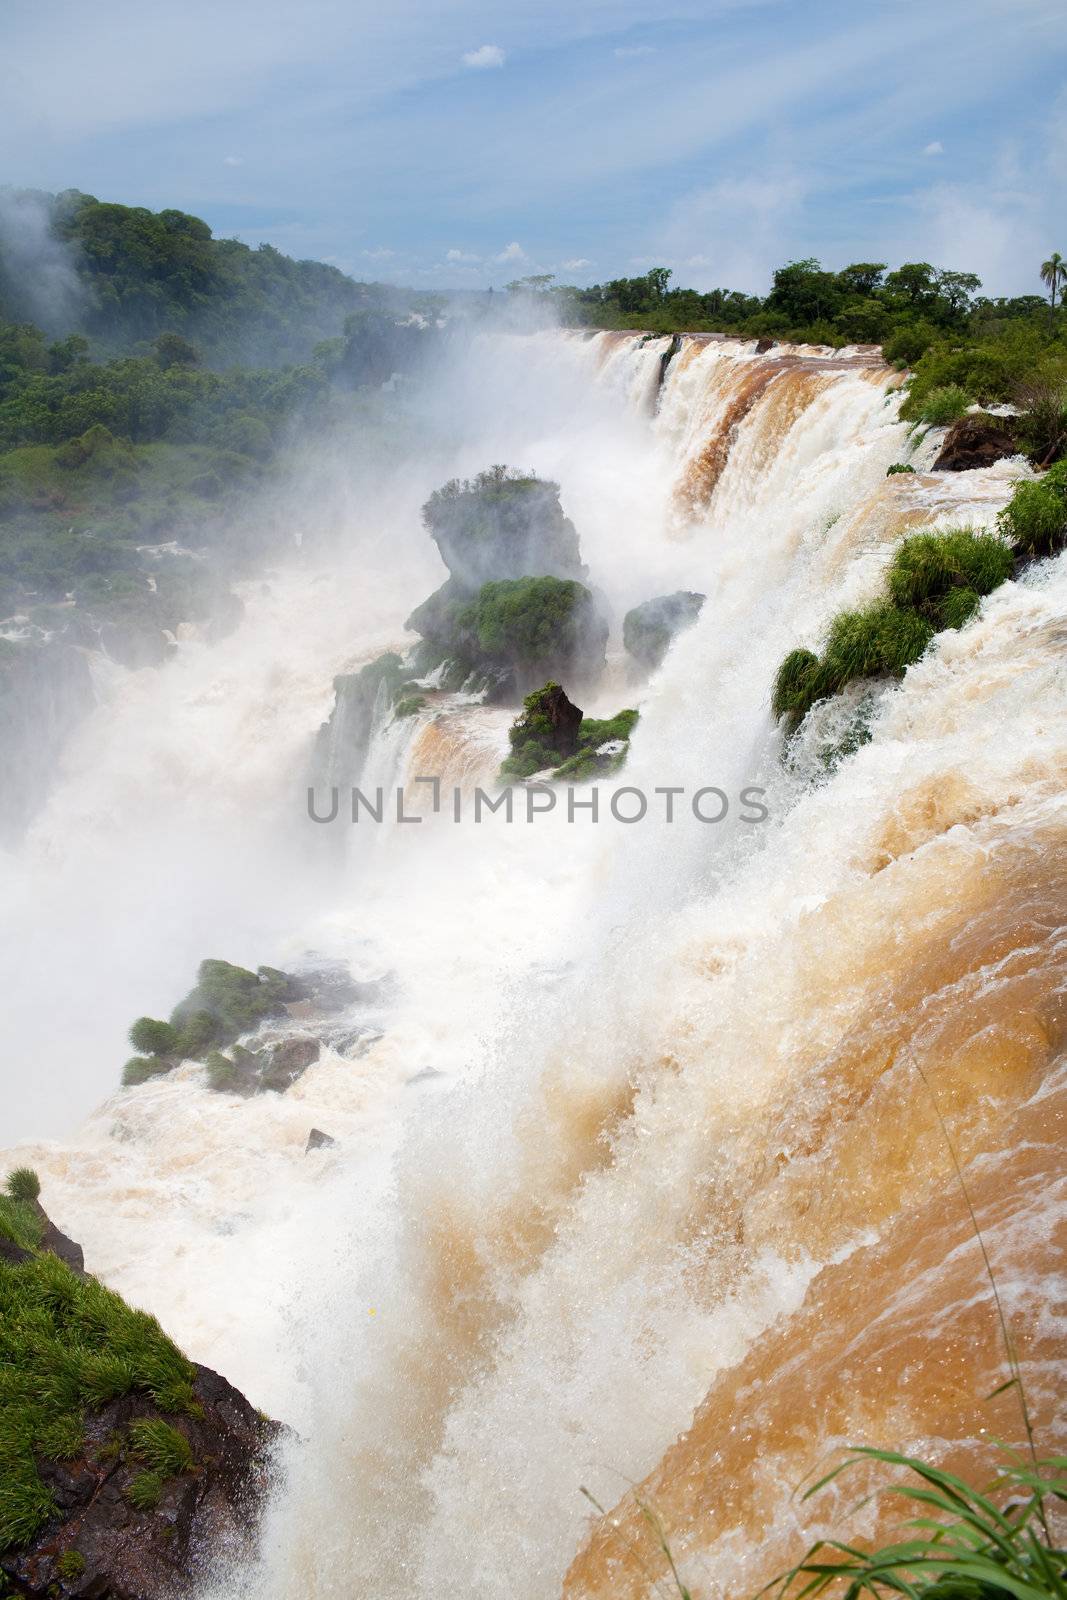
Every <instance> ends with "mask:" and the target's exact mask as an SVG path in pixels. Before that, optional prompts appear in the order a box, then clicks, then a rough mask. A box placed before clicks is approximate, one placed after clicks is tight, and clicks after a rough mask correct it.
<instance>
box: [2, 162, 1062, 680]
mask: <svg viewBox="0 0 1067 1600" xmlns="http://www.w3.org/2000/svg"><path fill="white" fill-rule="evenodd" d="M2 215H3V218H4V226H3V228H2V229H0V606H2V607H3V610H4V612H12V611H15V610H17V609H18V608H23V609H25V608H27V607H28V608H30V609H31V610H33V608H40V607H45V608H52V607H55V606H56V605H58V604H66V605H69V603H70V600H71V599H74V601H75V602H76V604H77V605H79V606H81V607H82V608H83V611H89V612H91V613H92V615H93V616H94V617H95V618H99V617H101V616H105V617H106V618H107V619H108V621H109V623H111V624H114V625H116V626H117V628H118V633H117V634H116V635H114V636H113V637H114V639H117V640H118V641H119V643H118V648H119V651H120V654H121V639H122V636H123V635H124V634H128V633H130V631H131V630H132V634H133V636H134V639H135V643H134V645H133V646H131V648H132V649H133V654H134V656H135V657H137V658H139V657H140V654H141V653H142V651H143V645H144V636H145V634H146V630H147V634H148V636H150V637H151V638H152V639H153V640H154V641H158V640H159V639H160V638H161V637H162V634H161V630H166V629H173V627H174V626H175V625H176V623H177V621H179V620H182V619H191V620H195V619H197V618H198V617H199V618H201V619H203V618H205V617H216V618H217V619H218V620H222V619H224V618H225V616H226V615H228V614H232V608H229V607H228V606H227V605H226V604H225V602H224V600H223V601H220V596H219V585H218V583H217V582H215V581H214V579H213V578H212V577H211V575H210V570H209V569H205V568H204V567H203V566H202V565H201V566H197V565H195V564H193V563H191V562H190V561H188V560H186V561H184V562H173V561H172V562H170V563H169V564H164V565H162V566H161V567H160V568H159V569H158V571H157V572H156V574H155V576H154V577H153V579H152V581H151V582H149V580H148V575H147V574H146V570H145V560H144V554H143V552H144V550H145V548H146V547H156V546H163V545H166V544H168V543H170V544H177V545H179V546H182V545H192V544H196V545H202V544H203V543H204V542H205V539H207V540H208V542H210V541H211V540H212V539H214V540H215V541H216V542H219V541H223V542H225V541H227V540H228V541H229V542H230V544H231V549H230V551H229V552H228V555H229V558H230V564H231V565H232V564H233V562H234V561H239V560H240V554H241V553H240V551H239V550H238V549H237V548H236V547H237V546H238V545H239V543H240V540H239V536H238V535H237V534H236V533H234V532H233V531H232V530H233V527H234V526H235V524H236V522H237V520H238V519H237V517H236V512H237V511H238V509H239V508H240V507H242V506H247V505H249V504H251V503H252V496H253V494H254V493H256V492H257V491H259V490H260V489H261V488H262V487H263V486H264V484H269V482H270V479H271V476H272V474H280V473H283V472H284V470H285V466H286V463H287V460H288V455H287V452H289V451H290V450H291V449H292V448H294V447H295V445H296V441H297V440H298V439H299V438H301V437H306V432H305V430H306V429H307V427H308V426H309V425H312V426H314V428H315V430H316V432H318V433H321V431H322V430H324V429H326V428H328V427H330V426H332V425H333V424H337V423H342V422H344V421H345V420H346V419H351V418H352V417H353V415H354V410H353V406H354V401H355V397H358V396H359V394H360V392H361V391H363V392H364V393H365V392H366V391H367V389H368V388H370V387H374V386H379V385H381V384H382V383H383V382H384V381H385V380H386V379H387V378H389V377H390V376H391V375H392V374H393V373H394V372H397V371H400V372H412V371H414V370H416V369H417V367H418V365H419V363H420V361H422V360H423V359H424V358H425V357H426V355H428V354H429V353H430V352H431V351H432V349H433V348H434V345H435V343H436V341H437V340H438V338H439V337H440V333H439V330H440V329H441V327H442V326H444V325H445V324H447V322H448V321H449V318H450V316H451V317H454V316H455V315H456V312H457V304H458V303H456V302H454V303H453V304H452V306H448V305H447V304H446V302H445V301H444V300H443V299H442V298H440V297H435V296H430V295H426V294H419V293H416V292H414V291H401V290H396V289H392V288H389V287H386V286H383V285H380V284H369V283H357V282H355V281H354V280H352V279H350V278H348V277H346V276H345V275H344V274H343V273H342V272H340V271H338V270H337V269H336V268H334V267H330V266H325V265H322V264H321V263H317V262H311V261H294V260H291V259H290V258H288V257H287V256H284V255H282V254H281V253H280V252H279V251H278V250H275V249H273V248H272V247H271V246H269V245H261V246H260V247H259V248H257V249H252V248H250V247H249V246H247V245H245V244H241V243H239V242H238V241H236V240H232V239H231V240H227V239H215V238H213V237H212V234H211V230H210V228H209V227H208V225H207V224H206V223H205V222H203V221H201V219H200V218H198V217H194V216H189V215H187V214H185V213H184V212H181V211H176V210H164V211H160V212H152V211H148V210H145V209H144V208H142V207H131V206H122V205H116V204H112V203H108V202H102V201H99V200H97V199H95V198H94V197H93V196H91V195H86V194H81V193H80V192H78V191H76V190H69V191H66V192H65V193H63V194H60V195H56V196H52V195H42V194H37V193H32V192H27V191H8V192H7V194H6V196H5V207H4V209H3V213H2ZM30 218H32V219H36V223H37V226H38V228H39V230H43V232H42V234H41V238H40V239H39V240H38V244H37V249H38V254H39V256H40V261H39V264H38V269H37V270H35V268H34V262H33V260H32V259H31V258H30V257H29V256H28V255H27V251H26V248H25V241H24V238H23V239H22V241H21V242H20V236H19V232H18V230H19V226H20V219H23V220H25V219H30ZM26 231H27V230H24V233H25V232H26ZM29 231H30V232H32V230H29ZM41 251H44V255H43V256H41V254H40V253H41ZM44 267H47V269H48V270H47V272H45V271H44V270H43V269H44ZM1064 272H1065V269H1064V266H1063V263H1062V262H1061V261H1060V258H1059V257H1058V256H1056V257H1053V258H1052V259H1051V261H1050V262H1046V263H1044V264H1042V265H1040V266H1039V264H1035V268H1034V277H1035V290H1036V289H1040V290H1041V292H1040V293H1038V292H1035V293H1034V294H1032V295H1024V296H1021V297H1018V298H1015V299H1008V300H1003V299H1001V300H991V299H988V298H986V297H984V296H982V294H981V293H980V290H981V284H980V282H979V279H978V278H977V277H976V276H975V275H974V274H973V273H968V272H960V271H947V270H942V269H939V268H935V267H933V266H931V265H930V264H928V263H926V262H917V263H916V262H911V263H906V264H904V265H902V266H900V267H898V268H896V269H895V270H892V271H890V270H889V269H888V268H887V266H886V265H885V264H884V263H880V262H861V263H856V264H853V265H851V266H847V267H844V268H843V269H841V270H840V271H838V272H830V271H826V270H824V269H823V268H822V267H821V266H820V264H819V263H818V262H817V261H814V260H806V261H794V262H790V263H789V264H787V265H786V266H783V267H781V268H779V269H778V271H777V272H775V274H774V279H773V283H772V287H771V290H770V293H769V294H768V295H767V296H766V297H765V298H763V299H760V298H759V297H756V296H752V295H746V294H741V293H738V292H735V291H729V290H719V289H715V290H711V291H709V292H707V293H699V292H697V291H696V290H692V289H683V288H672V287H671V273H670V272H669V270H668V269H666V268H659V267H657V268H653V269H652V270H651V271H649V272H647V273H645V274H644V275H643V276H641V277H636V278H622V279H616V280H613V281H612V282H610V283H606V284H596V285H593V286H592V287H591V288H588V289H570V288H560V287H557V286H554V284H553V282H552V280H551V278H548V277H544V276H542V277H535V278H527V279H523V280H520V281H518V282H516V283H514V284H512V285H510V286H509V289H510V293H509V295H508V296H507V302H506V308H505V309H507V307H512V308H513V307H514V306H515V305H516V303H518V304H519V305H520V309H521V310H522V311H523V312H524V314H525V313H531V314H532V315H533V316H534V318H535V319H541V320H544V319H551V320H553V321H562V322H564V323H565V324H569V325H571V326H581V327H588V328H635V329H643V330H645V331H647V332H649V333H650V334H663V333H671V332H674V331H679V330H687V331H691V332H700V331H718V332H726V333H734V334H738V335H742V336H744V337H746V338H747V337H755V338H760V339H770V340H803V341H809V342H821V343H827V344H831V345H838V346H840V345H843V344H846V343H851V342H864V343H881V344H882V345H883V348H884V352H885V356H886V359H887V360H889V361H890V362H892V363H895V364H896V365H897V366H898V367H901V368H908V369H909V370H910V378H909V389H908V394H907V397H906V399H905V402H904V407H903V412H902V415H903V416H904V417H905V418H906V419H907V420H909V421H912V422H913V423H916V424H923V423H926V424H934V423H939V424H944V423H948V422H951V421H953V420H955V419H956V418H958V417H960V416H962V415H963V413H964V412H965V411H966V410H967V408H968V407H970V406H972V405H975V404H977V405H981V406H991V405H995V404H998V403H1004V402H1007V403H1009V404H1012V405H1014V406H1016V407H1018V408H1019V409H1020V411H1021V412H1022V414H1023V415H1022V419H1021V422H1020V423H1019V425H1018V426H1019V432H1020V437H1021V444H1022V447H1023V448H1025V449H1027V450H1028V451H1029V453H1030V454H1031V457H1032V459H1033V460H1034V461H1035V463H1037V464H1041V465H1047V464H1048V463H1049V462H1051V461H1052V460H1055V459H1057V458H1058V457H1059V456H1060V455H1062V454H1063V453H1064V450H1065V448H1067V313H1065V311H1064V306H1063V298H1062V297H1063V289H1064ZM42 283H44V284H45V285H46V287H49V289H50V293H49V294H48V295H46V296H43V295H42ZM57 285H58V288H57ZM60 291H61V292H60ZM500 305H501V297H500V296H499V295H498V296H495V297H494V296H493V295H491V294H484V295H468V296H465V297H464V298H463V301H462V305H461V306H460V307H459V314H460V315H461V316H462V317H463V318H466V319H470V318H475V319H478V318H481V317H489V316H493V315H496V314H497V313H498V310H499V308H500ZM35 316H36V317H37V318H38V320H36V321H35V320H34V317H35ZM259 553H262V552H259ZM45 620H46V621H47V620H48V619H47V618H46V619H45ZM155 648H157V646H156V645H155V644H153V646H152V649H155ZM149 653H150V654H151V653H152V652H151V650H150V652H149Z"/></svg>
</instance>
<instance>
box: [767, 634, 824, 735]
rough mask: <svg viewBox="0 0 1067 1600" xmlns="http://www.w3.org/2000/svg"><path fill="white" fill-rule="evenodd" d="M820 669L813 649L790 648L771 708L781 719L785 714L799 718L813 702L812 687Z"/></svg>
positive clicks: (776, 679) (780, 670) (779, 676)
mask: <svg viewBox="0 0 1067 1600" xmlns="http://www.w3.org/2000/svg"><path fill="white" fill-rule="evenodd" d="M818 670H819V658H818V656H817V655H815V654H813V652H812V651H811V650H790V652H789V654H788V655H787V656H786V658H785V660H784V661H783V662H782V664H781V666H780V667H779V668H778V675H777V677H776V678H775V680H774V688H773V690H772V692H771V710H772V712H773V713H774V716H775V717H776V718H777V719H778V720H779V721H781V719H782V718H783V717H785V716H788V717H791V718H794V719H796V720H797V721H799V719H800V718H801V717H802V716H803V715H804V713H805V711H807V710H808V709H809V708H810V707H811V706H812V705H814V703H815V701H814V696H813V694H812V690H813V687H814V683H815V677H816V674H817V673H818Z"/></svg>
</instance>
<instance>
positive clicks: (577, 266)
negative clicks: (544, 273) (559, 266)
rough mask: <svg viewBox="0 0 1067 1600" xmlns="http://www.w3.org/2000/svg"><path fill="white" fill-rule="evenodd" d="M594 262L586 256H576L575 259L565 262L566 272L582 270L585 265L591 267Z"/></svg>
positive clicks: (564, 268)
mask: <svg viewBox="0 0 1067 1600" xmlns="http://www.w3.org/2000/svg"><path fill="white" fill-rule="evenodd" d="M592 265H593V263H592V262H591V261H590V260H589V259H588V258H587V257H586V256H575V258H574V260H573V261H565V262H564V263H563V270H564V272H581V270H582V268H583V267H591V266H592Z"/></svg>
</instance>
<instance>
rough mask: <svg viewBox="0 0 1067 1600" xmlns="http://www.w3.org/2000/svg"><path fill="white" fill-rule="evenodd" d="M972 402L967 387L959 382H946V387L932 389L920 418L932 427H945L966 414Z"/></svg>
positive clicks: (924, 402) (924, 403) (923, 404)
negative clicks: (962, 386) (962, 387)
mask: <svg viewBox="0 0 1067 1600" xmlns="http://www.w3.org/2000/svg"><path fill="white" fill-rule="evenodd" d="M970 404H971V397H970V395H969V394H968V393H967V391H966V389H961V388H960V387H959V385H958V384H954V383H950V384H946V385H945V387H944V388H941V389H932V390H931V391H930V393H929V394H928V395H927V397H926V399H925V400H924V401H923V403H922V409H921V411H920V413H919V420H920V421H921V422H925V423H928V424H929V426H930V427H932V428H945V427H947V426H948V425H949V423H950V422H958V421H959V420H960V418H961V417H963V416H966V414H967V408H968V406H969V405H970Z"/></svg>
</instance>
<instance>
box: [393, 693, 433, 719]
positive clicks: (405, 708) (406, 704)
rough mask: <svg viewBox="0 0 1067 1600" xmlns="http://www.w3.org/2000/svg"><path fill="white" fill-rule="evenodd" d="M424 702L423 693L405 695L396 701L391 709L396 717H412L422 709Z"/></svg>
mask: <svg viewBox="0 0 1067 1600" xmlns="http://www.w3.org/2000/svg"><path fill="white" fill-rule="evenodd" d="M425 704H426V697H425V696H424V695H421V694H410V695H406V696H405V697H404V699H403V700H398V701H397V703H396V706H395V707H394V709H393V715H394V717H396V718H397V719H399V718H401V717H413V716H415V715H416V713H417V712H419V711H421V710H422V708H423V706H424V705H425Z"/></svg>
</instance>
